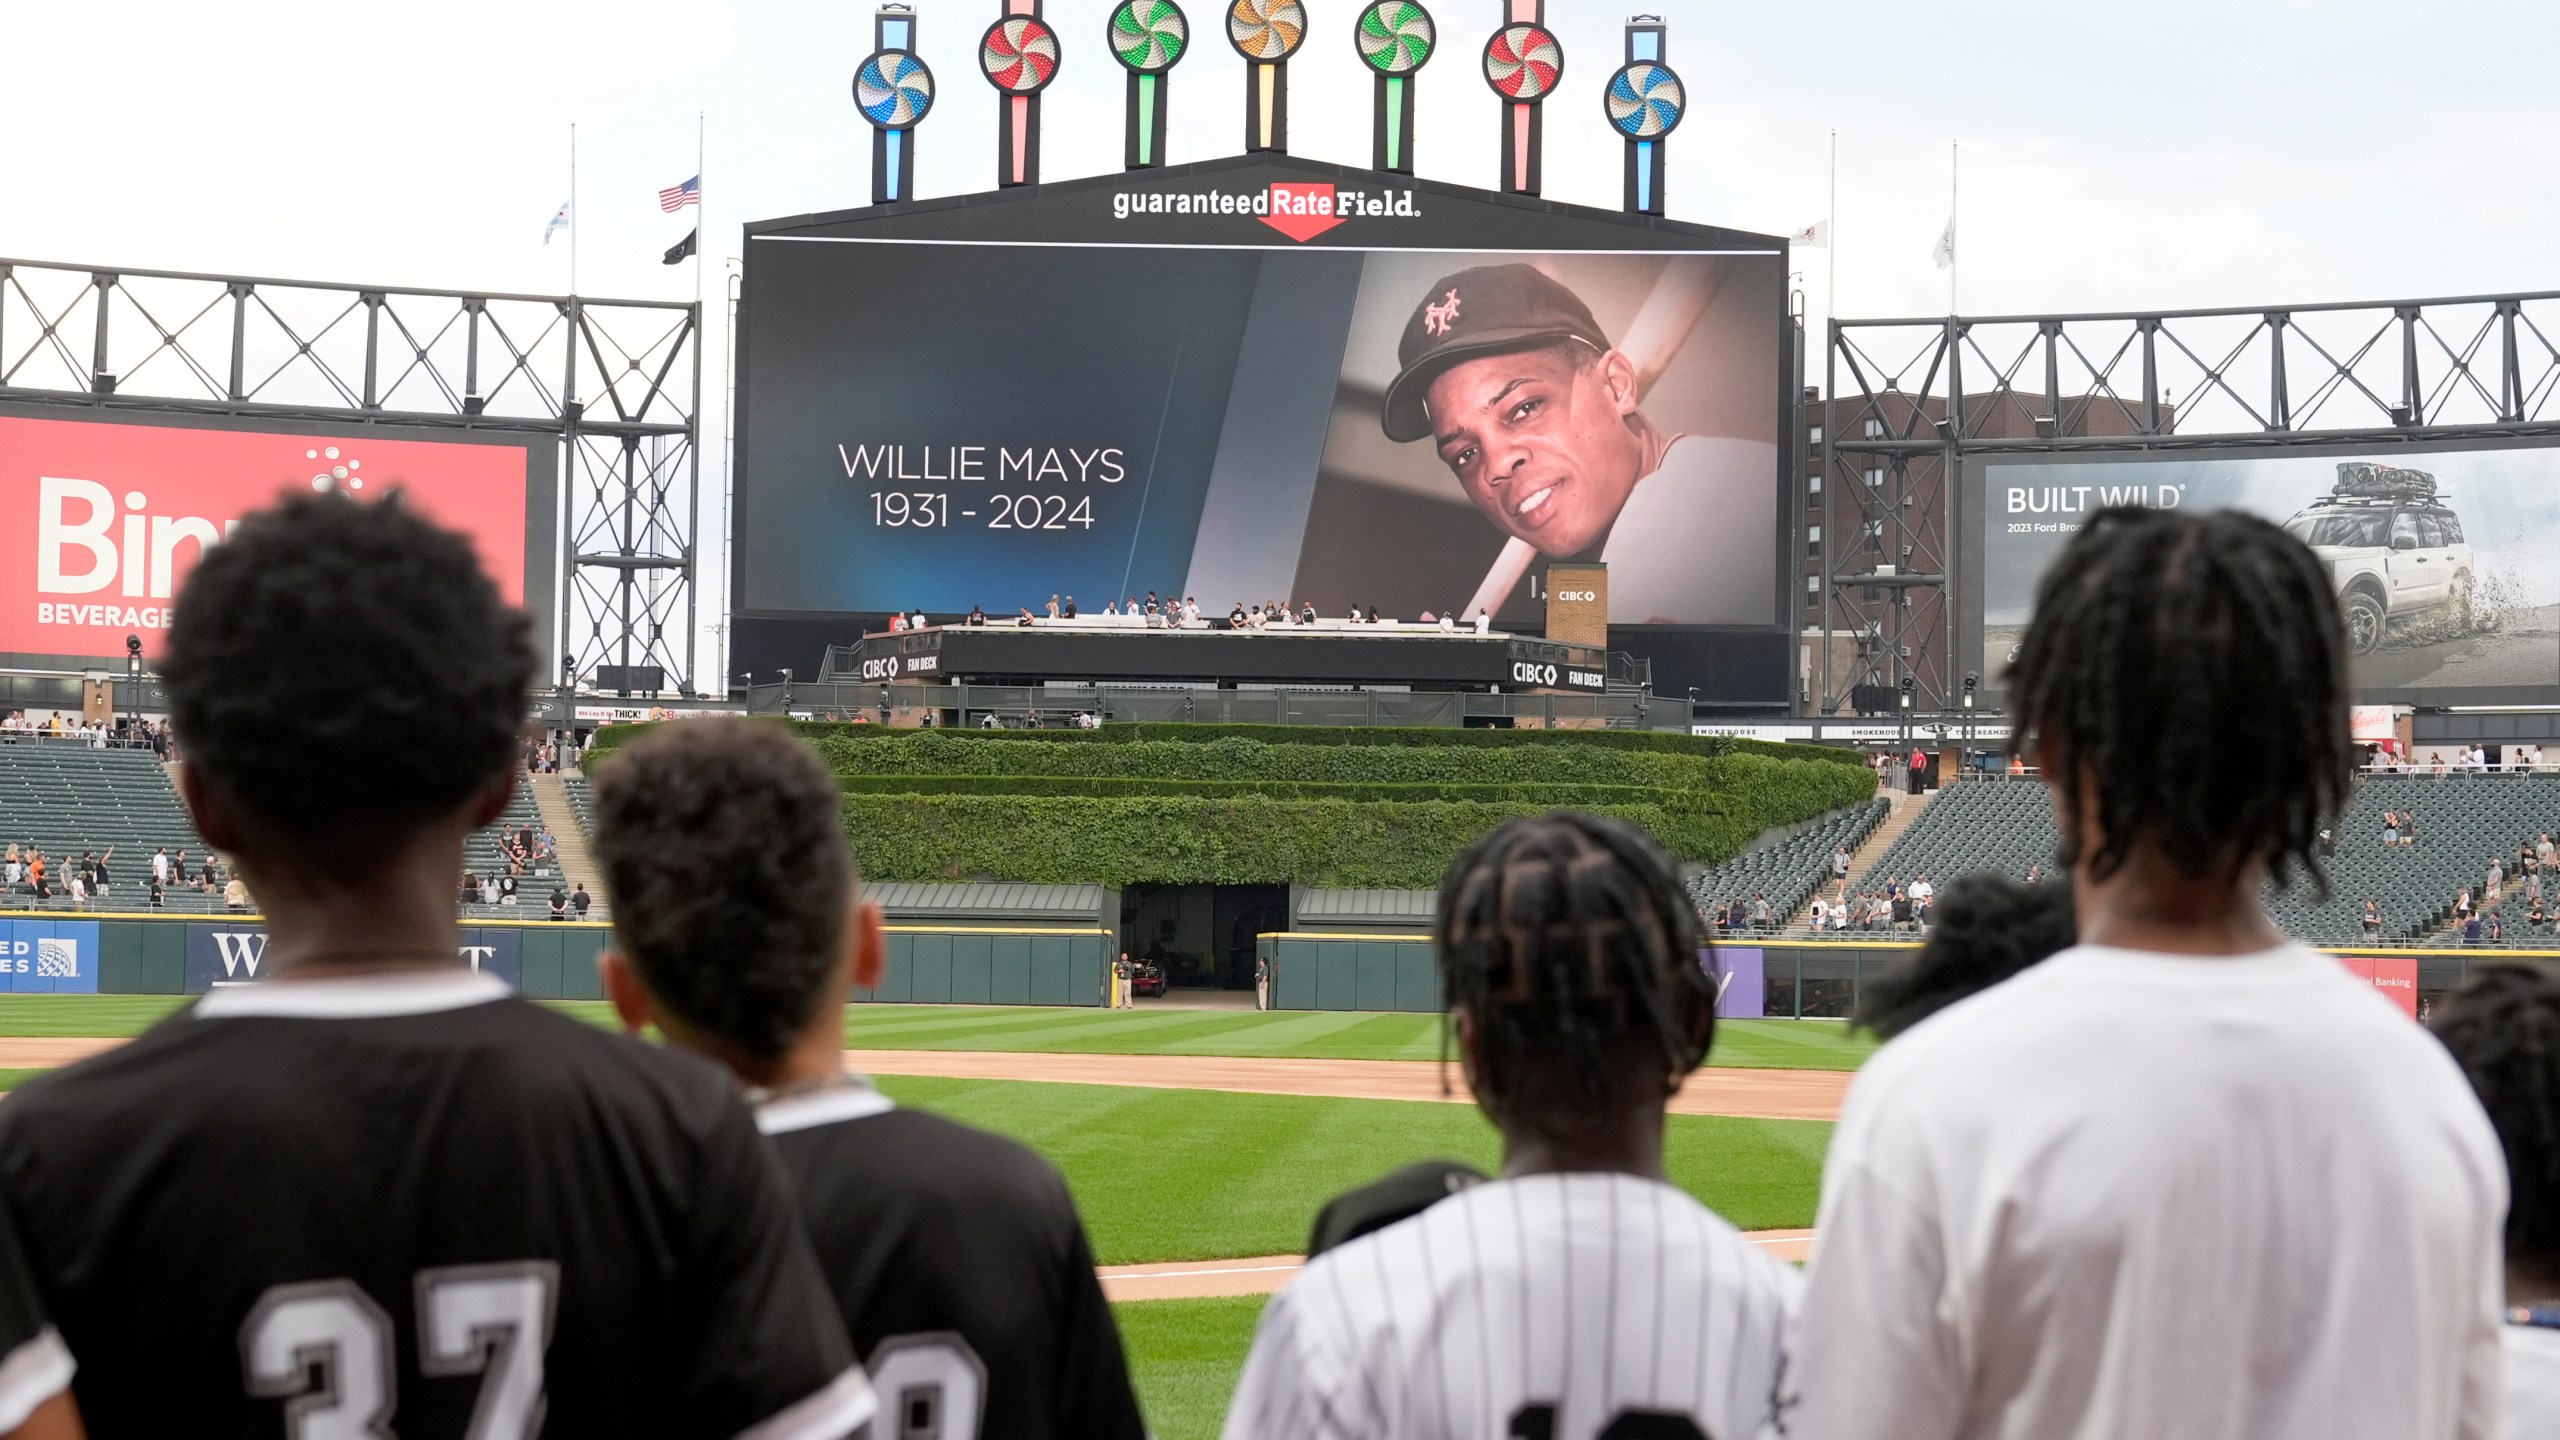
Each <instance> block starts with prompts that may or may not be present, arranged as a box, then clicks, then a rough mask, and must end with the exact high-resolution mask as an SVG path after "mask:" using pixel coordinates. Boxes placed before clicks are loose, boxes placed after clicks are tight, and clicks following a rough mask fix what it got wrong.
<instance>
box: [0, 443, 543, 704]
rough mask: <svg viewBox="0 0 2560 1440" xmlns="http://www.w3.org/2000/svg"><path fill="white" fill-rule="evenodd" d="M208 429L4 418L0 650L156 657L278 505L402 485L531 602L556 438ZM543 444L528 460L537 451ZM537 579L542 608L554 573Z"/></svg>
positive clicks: (504, 584) (373, 493) (508, 592)
mask: <svg viewBox="0 0 2560 1440" xmlns="http://www.w3.org/2000/svg"><path fill="white" fill-rule="evenodd" d="M395 433H396V434H398V435H399V436H401V437H402V438H388V437H386V436H385V435H382V434H378V433H372V432H360V433H347V432H346V431H343V430H342V431H340V433H335V434H319V433H301V432H290V431H267V430H241V429H209V428H197V427H193V426H182V425H167V424H150V423H133V422H127V421H121V420H118V421H104V420H80V419H57V418H48V417H39V416H32V415H21V414H15V413H9V414H0V557H6V561H7V563H5V564H0V651H15V652H20V653H31V654H43V655H112V656H121V655H123V653H124V650H125V637H126V636H128V635H139V636H141V637H142V644H143V650H144V652H145V653H146V654H150V653H156V652H157V651H158V649H159V640H160V632H161V631H163V630H165V629H166V628H168V624H169V620H170V615H171V608H172V604H173V602H174V600H175V598H176V596H177V594H178V591H179V588H180V587H181V586H183V585H184V584H185V583H186V577H187V574H188V572H189V571H190V570H192V569H193V568H194V567H195V564H196V562H197V561H199V560H201V559H202V558H203V556H204V553H205V551H206V550H207V549H208V548H210V547H212V546H214V545H218V544H220V543H222V541H223V539H224V538H225V537H226V536H228V535H229V534H230V532H231V529H232V527H233V526H236V525H237V524H239V523H240V521H241V519H242V517H244V516H246V515H248V514H249V513H250V512H252V511H255V510H258V509H260V508H263V507H265V506H267V505H271V504H273V503H274V502H275V501H276V500H277V499H279V498H280V497H282V496H285V495H290V494H309V493H311V492H313V491H333V490H334V491H338V492H341V493H344V494H347V495H350V496H353V497H355V498H356V499H359V500H375V499H379V498H380V497H382V496H384V495H387V494H390V493H392V492H393V491H398V492H400V493H401V494H402V495H403V496H404V497H405V498H406V500H407V503H409V504H410V505H412V506H415V507H416V508H417V509H418V510H419V511H421V512H422V513H424V514H426V515H428V516H430V517H432V518H433V519H434V520H436V521H437V522H438V523H439V524H442V525H445V526H448V527H450V528H452V529H455V530H459V531H461V532H462V533H463V534H465V535H467V536H469V537H470V538H471V541H472V543H473V545H474V546H475V547H476V548H477V549H478V551H479V554H480V563H481V564H482V565H484V566H486V567H487V569H488V571H489V574H490V577H491V578H492V579H494V580H495V581H496V582H497V584H498V588H499V590H500V591H501V592H502V593H503V594H505V596H506V597H507V599H508V600H509V601H511V602H513V603H516V604H522V603H524V599H525V596H526V593H527V553H528V546H527V541H528V538H529V535H530V531H531V529H532V527H533V522H532V520H531V519H530V518H529V516H530V513H531V512H532V510H533V509H534V508H535V506H534V504H533V503H532V501H533V499H535V498H537V497H534V496H533V495H532V490H533V488H534V487H533V485H532V480H533V478H534V477H533V474H532V472H533V471H534V470H535V469H537V468H538V469H539V471H540V472H541V481H542V483H541V485H540V487H539V488H540V490H541V492H542V493H541V494H540V496H539V497H538V499H539V508H540V509H541V511H542V513H543V515H544V516H545V517H546V518H545V519H544V521H543V522H542V524H541V529H542V531H543V533H542V535H541V536H540V537H539V538H540V539H541V540H542V542H543V545H544V546H545V547H546V548H547V546H548V544H549V533H548V532H549V528H550V527H549V524H548V520H547V515H548V511H549V507H550V496H549V490H550V486H549V476H550V472H551V470H552V467H553V464H554V461H553V458H552V456H551V455H550V453H549V450H548V446H549V444H550V442H549V441H548V440H547V439H542V438H537V437H524V436H514V437H505V438H481V437H470V438H461V437H458V438H455V439H451V440H445V439H422V438H407V437H412V436H418V435H420V434H421V433H422V432H420V431H418V430H414V429H412V430H405V431H400V432H395ZM537 447H540V448H541V451H542V453H541V454H540V455H539V456H538V457H537V456H536V454H535V451H536V449H537ZM540 568H541V569H542V570H543V571H544V572H545V573H543V574H542V575H540V576H539V577H537V578H538V581H539V584H538V589H539V590H540V591H541V593H542V603H538V604H536V605H535V606H534V607H533V609H534V610H535V611H536V612H537V613H540V612H543V611H546V610H547V609H548V608H549V605H548V592H549V588H550V586H549V576H548V573H547V572H548V569H549V566H548V565H547V564H544V565H542V566H541V567H540Z"/></svg>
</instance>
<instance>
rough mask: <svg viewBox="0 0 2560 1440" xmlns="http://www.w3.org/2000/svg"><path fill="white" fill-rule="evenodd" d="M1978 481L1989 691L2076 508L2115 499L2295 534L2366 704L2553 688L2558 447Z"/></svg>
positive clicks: (2003, 470) (2019, 474) (2558, 681)
mask: <svg viewBox="0 0 2560 1440" xmlns="http://www.w3.org/2000/svg"><path fill="white" fill-rule="evenodd" d="M1982 474H1983V484H1982V488H1981V491H1980V494H1981V496H1982V505H1981V508H1980V510H1979V512H1978V513H1980V514H1981V515H1982V517H1983V527H1982V528H1983V551H1982V557H1983V563H1982V570H1981V574H1982V584H1983V590H1982V629H1981V634H1982V665H1983V674H1984V675H1985V677H1986V678H1988V679H1991V680H1993V681H1994V682H1995V683H1996V681H1997V679H1998V677H1999V675H2000V673H2001V671H2002V670H2003V669H2005V668H2006V666H2007V665H2008V663H2009V661H2010V659H2011V658H2013V656H2014V655H2015V653H2016V649H2017V645H2018V642H2019V640H2020V638H2021V637H2022V636H2023V635H2024V633H2025V630H2026V626H2027V622H2028V621H2029V619H2030V618H2031V617H2032V611H2033V609H2034V603H2035V587H2036V582H2037V580H2038V579H2039V578H2040V577H2041V576H2042V575H2043V574H2044V572H2045V569H2046V568H2047V567H2048V566H2049V565H2050V564H2051V563H2052V562H2053V559H2054V557H2055V556H2056V555H2057V554H2059V553H2060V552H2061V550H2062V547H2063V545H2064V544H2065V543H2066V542H2067V541H2068V540H2069V539H2070V537H2071V536H2072V535H2073V534H2075V533H2077V532H2078V530H2079V529H2080V526H2081V524H2082V523H2083V522H2084V521H2085V520H2086V518H2087V516H2088V515H2089V513H2090V512H2091V511H2094V510H2097V509H2100V508H2102V507H2104V506H2107V505H2111V504H2132V505H2149V506H2158V507H2180V508H2185V509H2191V510H2204V509H2214V508H2219V507H2230V508H2234V509H2240V510H2246V511H2248V512H2250V513H2252V514H2256V515H2262V516H2265V517H2266V518H2267V519H2269V520H2272V521H2274V522H2276V523H2277V524H2280V525H2282V526H2284V527H2285V528H2286V529H2288V530H2290V531H2292V532H2293V533H2294V534H2295V535H2297V536H2300V537H2301V538H2302V539H2303V541H2304V542H2306V543H2307V544H2309V545H2310V546H2311V548H2312V551H2313V553H2315V554H2317V555H2318V556H2319V557H2320V560H2321V562H2322V564H2324V565H2325V566H2326V567H2327V568H2328V571H2329V578H2330V581H2331V583H2332V585H2334V586H2335V588H2336V590H2337V593H2338V601H2339V605H2340V608H2341V610H2342V611H2343V613H2344V615H2345V618H2346V626H2347V635H2348V640H2349V643H2350V645H2351V646H2352V647H2353V649H2354V651H2355V662H2354V663H2355V673H2356V684H2357V688H2358V690H2359V691H2361V692H2363V693H2364V694H2366V695H2367V696H2368V697H2398V698H2401V699H2403V700H2405V701H2411V702H2415V701H2417V700H2420V699H2423V697H2425V696H2428V695H2435V696H2437V697H2439V698H2440V699H2441V700H2449V701H2454V702H2456V703H2459V702H2460V701H2461V700H2464V699H2469V700H2473V701H2476V702H2479V703H2499V704H2504V703H2513V702H2516V701H2518V700H2522V699H2527V698H2534V697H2530V696H2528V695H2527V693H2526V692H2529V691H2534V690H2544V691H2546V692H2547V691H2548V690H2549V689H2551V688H2552V687H2560V543H2555V537H2560V451H2554V450H2551V449H2537V448H2530V447H2523V446H2516V447H2503V448H2487V449H2463V450H2425V449H2419V448H2416V447H2393V448H2391V449H2389V450H2381V451H2346V450H2339V451H2322V452H2320V453H2317V454H2310V455H2304V454H2287V455H2282V456H2268V455H2253V456H2245V457H2243V456H2216V457H2203V458H2181V459H2145V460H2088V461H2077V462H2072V461H2052V460H2046V459H2043V458H2041V457H2040V458H2038V459H2036V460H2032V461H2020V462H2010V461H1992V462H1987V463H1985V464H1984V465H1983V466H1982ZM2488 692H2498V693H2497V694H2496V697H2495V698H2494V699H2492V698H2490V696H2489V693H2488Z"/></svg>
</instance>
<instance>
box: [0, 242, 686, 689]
mask: <svg viewBox="0 0 2560 1440" xmlns="http://www.w3.org/2000/svg"><path fill="white" fill-rule="evenodd" d="M701 334H702V313H701V307H700V305H699V304H697V303H695V302H691V301H681V302H679V301H661V300H595V299H586V298H583V297H579V296H574V295H571V296H559V295H508V294H494V293H474V292H466V291H458V290H417V289H402V288H400V287H396V286H382V285H342V284H334V283H327V282H316V281H303V280H271V279H259V278H254V277H249V276H238V275H200V274H188V273H182V272H173V271H162V270H133V269H121V268H114V267H108V266H94V265H61V264H49V263H43V262H36V261H26V260H5V259H0V401H8V400H20V401H41V402H46V403H51V404H57V405H59V404H77V405H88V406H94V407H96V408H97V409H99V410H100V411H102V412H105V413H106V414H109V415H112V414H113V413H115V412H119V411H123V412H140V413H154V414H164V415H198V416H221V417H240V418H256V419H262V420H278V421H300V420H308V421H325V422H329V423H334V424H348V423H357V424H366V423H372V424H384V425H406V426H425V427H431V428H436V427H441V428H454V429H479V428H485V429H502V430H509V431H518V432H523V431H532V432H536V433H548V434H554V435H557V436H558V437H559V442H560V465H559V476H560V489H561V492H562V495H563V515H562V517H561V523H560V525H559V528H558V534H559V536H560V554H559V567H558V574H559V581H558V588H559V593H558V595H557V597H556V599H557V603H558V606H559V611H558V614H559V628H558V630H557V632H556V635H557V643H558V645H559V647H560V654H561V656H563V657H566V658H568V659H570V660H572V661H574V664H575V668H576V670H577V671H578V673H580V674H585V673H591V672H592V670H593V668H594V667H595V666H597V665H626V666H656V667H660V668H661V669H663V670H664V672H665V673H666V676H667V678H668V680H669V682H670V683H671V684H672V685H673V686H674V687H675V688H678V689H681V690H683V691H685V692H686V693H691V692H692V690H693V688H694V686H693V676H694V666H695V657H694V630H695V590H694V574H695V530H694V522H695V514H696V507H695V497H696V494H697V492H698V490H699V487H700V480H701V451H700V446H699V443H698V436H697V432H696V428H695V426H696V418H697V416H698V415H699V414H700V411H701V403H702V351H701ZM553 598H554V597H548V596H534V595H528V596H527V597H526V603H527V604H529V605H538V604H545V603H549V602H550V601H551V600H552V599H553ZM554 673H555V675H556V674H560V673H561V672H559V671H555V672H554ZM569 678H571V679H573V680H574V678H575V676H571V677H569Z"/></svg>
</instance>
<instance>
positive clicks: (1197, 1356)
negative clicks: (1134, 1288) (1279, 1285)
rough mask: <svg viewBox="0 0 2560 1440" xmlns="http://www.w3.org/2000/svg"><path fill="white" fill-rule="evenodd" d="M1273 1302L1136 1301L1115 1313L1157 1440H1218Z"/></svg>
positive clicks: (1247, 1298)
mask: <svg viewBox="0 0 2560 1440" xmlns="http://www.w3.org/2000/svg"><path fill="white" fill-rule="evenodd" d="M1267 1298H1268V1297H1265V1296H1261V1295H1239V1296H1235V1297H1233V1298H1231V1299H1223V1300H1130V1301H1124V1302H1122V1303H1120V1304H1118V1305H1114V1306H1112V1307H1111V1308H1112V1310H1113V1311H1114V1312H1116V1313H1117V1314H1118V1316H1119V1318H1120V1339H1121V1342H1122V1344H1124V1345H1125V1346H1127V1347H1128V1351H1129V1376H1130V1378H1131V1379H1132V1380H1135V1381H1136V1382H1137V1386H1138V1404H1139V1405H1140V1406H1141V1407H1142V1408H1143V1409H1144V1410H1145V1411H1146V1415H1147V1428H1148V1429H1149V1430H1150V1431H1152V1432H1154V1435H1155V1437H1156V1440H1217V1436H1218V1426H1219V1423H1220V1422H1221V1421H1222V1420H1223V1419H1225V1417H1226V1413H1227V1397H1228V1396H1230V1395H1233V1394H1234V1393H1235V1388H1236V1376H1237V1374H1238V1373H1239V1372H1241V1371H1242V1370H1243V1369H1244V1353H1245V1351H1246V1349H1248V1348H1249V1347H1250V1346H1251V1345H1252V1343H1253V1327H1254V1324H1255V1322H1256V1321H1258V1320H1260V1319H1261V1318H1262V1306H1263V1303H1264V1301H1265V1300H1266V1299H1267Z"/></svg>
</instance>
